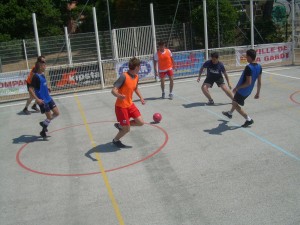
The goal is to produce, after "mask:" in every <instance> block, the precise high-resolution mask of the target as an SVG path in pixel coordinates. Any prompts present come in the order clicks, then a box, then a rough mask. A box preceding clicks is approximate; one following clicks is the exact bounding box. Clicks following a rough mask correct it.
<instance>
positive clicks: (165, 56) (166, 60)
mask: <svg viewBox="0 0 300 225" xmlns="http://www.w3.org/2000/svg"><path fill="white" fill-rule="evenodd" d="M154 60H155V61H157V62H158V72H166V71H168V70H171V69H172V67H173V63H172V52H171V51H170V50H169V49H167V48H165V49H164V51H163V52H161V51H157V52H156V53H155V54H154Z"/></svg>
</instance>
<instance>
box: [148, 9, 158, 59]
mask: <svg viewBox="0 0 300 225" xmlns="http://www.w3.org/2000/svg"><path fill="white" fill-rule="evenodd" d="M150 14H151V27H152V38H153V54H155V53H156V51H157V50H156V33H155V23H154V13H153V3H151V4H150Z"/></svg>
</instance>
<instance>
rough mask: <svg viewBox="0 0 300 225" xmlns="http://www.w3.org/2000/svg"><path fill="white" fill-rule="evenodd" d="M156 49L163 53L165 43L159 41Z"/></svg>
mask: <svg viewBox="0 0 300 225" xmlns="http://www.w3.org/2000/svg"><path fill="white" fill-rule="evenodd" d="M158 49H159V51H161V52H163V51H164V50H165V42H164V41H159V42H158Z"/></svg>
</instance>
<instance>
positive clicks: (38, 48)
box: [32, 13, 41, 56]
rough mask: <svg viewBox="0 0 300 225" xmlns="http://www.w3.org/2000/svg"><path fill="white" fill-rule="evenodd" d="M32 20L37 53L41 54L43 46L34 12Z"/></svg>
mask: <svg viewBox="0 0 300 225" xmlns="http://www.w3.org/2000/svg"><path fill="white" fill-rule="evenodd" d="M32 20H33V28H34V36H35V42H36V49H37V54H38V56H41V47H40V41H39V34H38V29H37V25H36V17H35V13H32Z"/></svg>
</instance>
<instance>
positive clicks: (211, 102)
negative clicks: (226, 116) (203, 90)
mask: <svg viewBox="0 0 300 225" xmlns="http://www.w3.org/2000/svg"><path fill="white" fill-rule="evenodd" d="M214 104H215V103H214V100H209V101H208V102H207V103H206V105H214Z"/></svg>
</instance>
